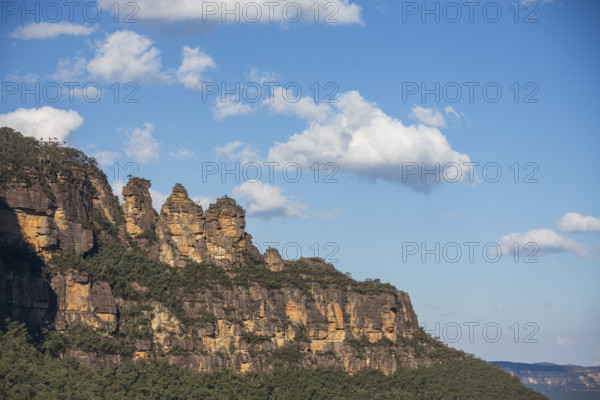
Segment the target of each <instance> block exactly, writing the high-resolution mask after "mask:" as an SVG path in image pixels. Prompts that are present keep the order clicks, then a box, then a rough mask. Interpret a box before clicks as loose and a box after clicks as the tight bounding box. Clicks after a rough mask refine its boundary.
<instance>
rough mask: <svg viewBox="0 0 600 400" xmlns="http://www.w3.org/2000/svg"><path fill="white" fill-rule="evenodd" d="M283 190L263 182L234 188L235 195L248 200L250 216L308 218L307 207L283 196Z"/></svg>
mask: <svg viewBox="0 0 600 400" xmlns="http://www.w3.org/2000/svg"><path fill="white" fill-rule="evenodd" d="M281 192H282V189H281V188H280V187H277V186H273V185H269V184H266V183H262V182H244V183H242V184H241V185H239V186H236V187H235V188H233V191H232V193H233V195H234V196H237V197H241V198H246V199H248V200H247V202H246V203H245V204H244V206H245V208H246V210H247V211H248V215H253V216H257V217H264V218H270V217H278V216H279V217H292V218H306V215H305V212H306V206H305V205H303V204H299V203H297V202H295V201H293V200H290V199H289V198H288V197H286V196H284V195H283V194H281Z"/></svg>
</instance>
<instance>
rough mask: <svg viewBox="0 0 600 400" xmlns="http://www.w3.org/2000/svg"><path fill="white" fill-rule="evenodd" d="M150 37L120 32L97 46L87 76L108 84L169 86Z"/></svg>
mask: <svg viewBox="0 0 600 400" xmlns="http://www.w3.org/2000/svg"><path fill="white" fill-rule="evenodd" d="M153 44H154V42H153V41H152V40H151V39H150V38H148V37H147V36H143V35H139V34H137V33H135V32H132V31H117V32H114V33H112V34H110V35H107V36H106V38H105V39H104V40H102V41H100V42H98V43H97V44H96V54H95V55H94V58H92V59H91V60H90V62H89V63H88V65H87V70H88V72H89V73H90V74H91V75H92V76H95V77H99V78H101V79H104V80H105V81H109V82H110V81H114V82H141V83H144V84H148V83H154V82H156V83H166V82H168V81H169V80H170V79H169V76H168V75H167V74H166V73H165V72H164V71H163V70H162V69H163V68H162V64H161V57H160V50H159V49H158V48H156V47H153V46H152V45H153Z"/></svg>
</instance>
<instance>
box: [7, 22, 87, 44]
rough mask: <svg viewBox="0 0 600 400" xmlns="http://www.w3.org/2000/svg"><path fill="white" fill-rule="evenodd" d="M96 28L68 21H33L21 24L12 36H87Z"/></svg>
mask: <svg viewBox="0 0 600 400" xmlns="http://www.w3.org/2000/svg"><path fill="white" fill-rule="evenodd" d="M95 30H96V26H84V25H77V24H71V23H68V22H33V23H30V24H27V25H24V26H19V27H17V29H15V30H14V31H13V32H12V33H11V34H10V36H11V37H13V38H17V39H23V40H30V39H49V38H55V37H57V36H60V35H71V36H87V35H90V34H91V33H92V32H94V31H95Z"/></svg>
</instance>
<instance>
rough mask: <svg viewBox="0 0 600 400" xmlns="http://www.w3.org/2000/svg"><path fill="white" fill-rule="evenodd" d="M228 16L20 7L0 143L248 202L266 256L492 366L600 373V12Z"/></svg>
mask: <svg viewBox="0 0 600 400" xmlns="http://www.w3.org/2000/svg"><path fill="white" fill-rule="evenodd" d="M226 3H227V4H226V6H227V7H228V9H229V10H234V11H233V13H231V14H226V13H224V10H223V9H222V3H221V2H217V3H212V2H208V1H198V2H196V3H195V6H193V7H190V6H189V5H186V2H183V1H171V2H168V3H167V2H163V1H159V0H142V1H137V2H123V3H122V4H119V3H117V4H118V6H119V7H118V8H119V13H118V15H115V13H114V12H113V10H114V8H115V7H114V6H113V4H114V2H113V1H100V2H99V3H94V2H82V3H76V4H75V5H74V6H73V8H72V9H71V11H72V14H69V11H70V10H69V6H68V5H66V4H64V3H61V2H57V3H49V2H41V3H35V2H25V3H21V2H4V3H3V5H2V10H1V11H2V15H1V18H2V24H1V25H0V27H1V31H0V35H1V36H2V41H1V44H0V46H1V47H0V49H1V50H0V51H1V54H2V63H1V64H0V76H2V80H3V81H2V82H3V83H2V88H1V90H0V91H1V92H2V93H1V94H0V96H1V99H2V101H1V103H0V125H8V126H12V127H14V128H16V129H19V130H20V131H22V132H23V133H24V134H27V135H31V136H35V137H39V138H45V137H48V136H52V137H57V138H59V139H61V140H65V141H67V143H68V144H69V145H71V146H74V147H77V148H80V149H82V150H84V151H86V152H87V153H88V154H91V155H94V156H95V157H96V158H97V160H98V161H99V162H100V163H101V164H102V168H103V169H104V171H105V172H106V173H107V175H108V177H109V180H110V181H111V184H112V185H113V187H114V188H115V190H117V191H118V190H120V187H121V185H122V184H123V181H124V180H126V175H127V174H128V173H131V172H133V173H134V174H135V175H137V176H141V177H145V178H148V179H150V180H151V181H152V190H153V191H152V195H153V200H154V202H155V204H156V207H157V208H158V207H159V205H160V203H161V202H162V201H164V198H165V197H166V196H168V194H169V193H170V191H171V189H172V187H173V185H174V184H175V182H181V183H182V184H184V186H185V187H186V188H187V189H188V192H189V194H190V196H191V197H193V198H194V199H195V200H197V201H198V202H200V203H201V204H203V205H204V206H206V204H208V203H209V202H211V201H214V199H216V198H217V197H220V196H222V195H224V194H227V195H229V196H232V197H234V198H236V199H237V200H238V201H239V202H240V203H242V204H243V205H244V206H245V208H246V210H247V211H248V214H249V215H248V218H247V230H248V231H249V232H250V233H251V234H252V235H253V237H254V241H255V242H256V244H257V245H258V246H259V247H261V248H262V249H263V250H264V249H265V248H266V247H267V246H268V244H267V242H279V244H278V245H276V246H277V247H278V248H279V250H280V252H282V253H283V255H284V257H287V258H294V257H295V256H297V254H298V251H301V252H302V255H304V256H313V255H316V254H317V253H316V252H317V249H318V255H319V256H321V257H324V258H326V259H327V260H328V261H332V262H333V261H336V262H335V266H336V267H337V268H338V269H340V270H342V271H349V272H351V273H352V275H353V276H354V277H355V278H357V279H365V278H368V277H369V278H379V279H381V280H382V281H385V282H391V283H393V284H394V285H396V286H397V287H398V288H399V289H401V290H404V291H407V292H408V293H409V294H410V295H411V298H412V300H413V305H414V307H415V310H416V312H417V314H418V316H419V320H420V322H421V323H422V324H424V325H425V326H426V329H427V330H428V331H430V332H431V333H433V334H437V335H439V336H441V337H442V339H445V340H446V341H447V342H448V343H450V344H451V345H453V346H455V347H458V348H462V349H464V350H466V351H468V352H471V353H475V354H476V355H478V356H480V357H483V358H485V359H487V360H507V361H521V362H540V361H548V362H556V363H573V364H582V365H592V364H595V365H600V335H599V333H600V322H599V321H600V309H599V304H600V302H599V300H600V294H599V293H600V291H599V290H598V289H599V282H600V271H599V267H600V265H599V264H600V262H599V255H600V254H599V252H600V250H599V249H600V247H599V246H600V207H599V206H598V204H600V202H599V201H598V198H599V192H600V190H599V186H598V184H597V178H594V177H595V175H596V171H597V164H596V159H597V157H598V153H599V150H600V136H599V135H598V133H599V132H598V127H597V126H598V113H597V108H598V106H597V105H598V101H597V93H598V89H600V85H599V83H600V76H599V75H598V73H597V71H598V70H600V55H599V54H600V52H599V48H598V43H597V38H598V37H600V35H599V34H600V32H599V31H600V28H599V27H598V24H597V21H596V20H597V16H598V15H599V14H598V12H599V11H600V5H598V3H597V2H594V1H574V2H562V1H558V0H554V1H543V2H540V3H537V4H531V3H525V2H520V3H517V5H516V6H515V5H514V4H513V2H512V1H504V0H498V1H496V2H488V1H483V2H480V4H479V5H476V4H475V3H472V2H471V3H469V5H468V6H467V5H464V4H463V2H458V3H456V2H440V3H437V5H436V3H435V2H426V5H425V7H426V9H427V10H433V13H427V12H426V10H424V9H423V6H422V3H421V2H390V1H383V0H365V1H354V0H331V1H324V0H323V1H320V2H317V1H316V0H312V1H308V0H301V1H295V2H294V1H288V2H283V3H282V2H279V1H278V2H275V3H273V5H272V9H271V13H270V14H269V9H268V8H266V6H264V5H263V6H262V9H261V11H260V12H261V14H260V16H259V14H257V10H258V8H257V5H262V4H263V3H262V2H255V3H253V2H248V1H242V2H239V3H238V6H237V7H238V10H239V11H238V12H236V11H235V10H236V8H235V7H236V5H235V4H236V3H235V2H234V1H232V0H229V1H227V2H226ZM286 3H289V4H287V5H285V4H286ZM315 3H317V6H318V7H315V6H314V4H315ZM49 4H51V5H49ZM111 7H113V10H111ZM311 7H312V8H311ZM436 7H437V8H436ZM317 8H318V9H319V14H318V16H316V14H315V10H316V9H317ZM298 9H300V10H302V16H301V18H300V19H299V20H298V21H297V22H294V21H295V19H296V15H297V14H296V12H297V10H298ZM436 9H437V10H439V11H438V15H436V11H435V10H436ZM100 10H101V11H102V15H101V17H99V18H96V17H95V15H96V12H98V11H100ZM284 10H285V11H284ZM517 10H518V11H517ZM28 11H31V12H28ZM457 12H459V13H460V14H457ZM498 12H500V14H498ZM236 13H237V15H236ZM236 17H237V18H239V22H236V21H235V18H236ZM269 17H271V18H269ZM223 18H225V22H223V21H222V19H223ZM315 18H317V22H315ZM436 18H437V20H436ZM251 20H256V21H255V22H254V23H253V22H252V21H251ZM453 21H455V22H453ZM594 38H596V39H594ZM69 82H72V83H69ZM69 87H73V88H74V89H73V90H72V91H69ZM283 87H285V88H287V89H288V90H287V91H283V90H282V88H283ZM84 88H85V89H84ZM97 88H100V89H101V93H100V92H98V90H97ZM256 88H260V90H261V92H260V93H258V92H256ZM317 88H318V90H317ZM457 88H458V89H460V92H458V91H457ZM484 88H485V89H484ZM223 89H226V90H227V91H228V93H229V94H226V93H224V90H223ZM471 90H472V91H471ZM498 90H500V91H501V96H498V93H499V92H498ZM300 91H301V93H300ZM423 92H425V96H423ZM470 95H471V96H470ZM36 96H37V97H39V98H36ZM115 163H116V164H115ZM236 163H238V164H236ZM270 163H279V164H278V165H277V164H270ZM315 163H318V164H315ZM436 164H438V165H439V168H440V169H439V172H438V173H436V172H435V168H436ZM236 165H239V166H240V167H239V176H238V177H236V176H235V174H229V175H225V176H224V177H221V175H220V172H222V170H223V169H229V170H232V169H233V170H235V167H236ZM257 165H258V166H259V167H260V171H261V172H262V179H261V180H260V181H259V182H256V181H254V180H252V178H253V177H255V176H256V171H257V168H256V166H257ZM270 165H273V167H272V168H273V170H272V171H271V172H273V174H274V175H273V176H274V178H273V179H272V180H271V179H269V168H270V167H269V166H270ZM315 165H318V168H315ZM457 165H458V166H459V168H456V166H457ZM214 168H218V171H217V173H216V174H212V173H211V172H214ZM427 168H429V170H433V171H434V172H432V173H430V174H429V175H425V176H424V178H425V181H423V175H421V174H422V173H423V172H426V171H425V169H427ZM317 169H318V170H319V173H318V175H317V174H316V172H315V171H316V170H317ZM296 170H301V171H302V175H301V176H299V177H298V178H297V179H296V178H295V171H296ZM116 171H118V174H117V173H116ZM456 171H460V175H461V179H454V178H455V177H456V175H455V173H456ZM497 171H501V173H502V175H501V176H499V177H496V172H497ZM517 171H518V174H517ZM328 177H329V178H328ZM436 178H439V181H440V182H439V183H437V182H436V181H435V180H436ZM315 180H316V182H315ZM455 181H456V182H455ZM465 243H467V244H465ZM513 243H518V244H519V245H518V247H519V254H518V256H517V257H516V259H515V256H516V255H515V252H514V250H511V249H510V246H512V245H513ZM486 244H488V245H487V249H488V250H489V252H487V253H484V252H482V248H483V247H484V245H486ZM436 246H438V247H436ZM525 246H528V247H527V248H525ZM498 248H499V249H502V256H501V257H500V259H499V260H497V261H496V260H494V257H495V252H496V251H497V249H498ZM471 249H473V257H472V260H471V259H470V257H469V252H470V250H471ZM513 249H514V247H513ZM284 250H285V251H284ZM457 251H460V252H461V255H460V256H459V254H458V253H457ZM527 255H530V258H527ZM436 256H439V262H436V261H437V260H436V259H435V258H436ZM526 261H536V262H526ZM436 324H438V325H436ZM438 326H439V328H437V327H438ZM457 327H458V328H460V331H459V330H458V329H457ZM499 329H500V330H501V333H500V331H499ZM469 333H471V336H472V337H471V338H470V337H469V336H470V335H469ZM459 334H460V336H457V335H459Z"/></svg>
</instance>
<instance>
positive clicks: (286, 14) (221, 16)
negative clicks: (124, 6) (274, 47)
mask: <svg viewBox="0 0 600 400" xmlns="http://www.w3.org/2000/svg"><path fill="white" fill-rule="evenodd" d="M98 3H99V4H100V6H101V7H103V8H105V9H108V8H109V7H110V6H111V5H112V0H99V2H98ZM289 3H291V4H292V6H291V7H290V6H288V8H285V6H286V5H287V4H289ZM315 3H319V4H318V8H319V15H318V21H319V22H329V23H327V24H326V25H334V26H335V25H338V24H356V23H358V24H362V23H363V21H362V17H361V11H362V7H361V6H359V5H357V4H354V3H351V2H350V0H294V1H293V2H292V1H286V0H274V1H272V2H261V1H254V0H222V1H219V2H215V1H213V0H197V1H189V0H138V1H137V2H136V4H137V5H138V6H139V12H137V13H136V17H138V18H140V19H158V20H166V21H184V20H200V21H203V22H224V23H235V22H241V23H244V22H248V23H252V22H253V23H270V22H277V23H285V22H290V23H291V21H293V20H294V19H295V18H296V7H300V9H301V11H300V12H301V17H302V18H301V20H302V21H305V22H309V23H312V22H314V20H315V11H314V9H315V8H316V7H315V6H314V4H315ZM225 10H238V11H237V16H239V17H238V19H237V21H236V15H235V14H229V15H226V13H225ZM328 17H329V18H328ZM336 21H337V22H336Z"/></svg>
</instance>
